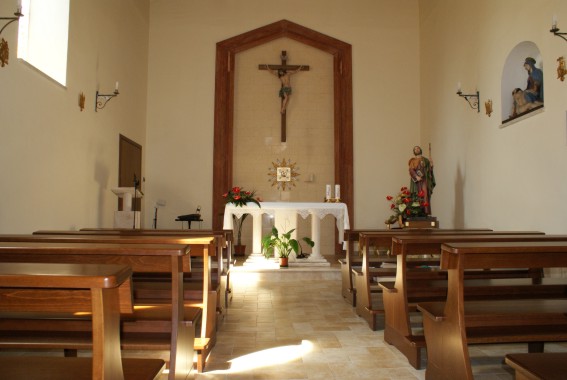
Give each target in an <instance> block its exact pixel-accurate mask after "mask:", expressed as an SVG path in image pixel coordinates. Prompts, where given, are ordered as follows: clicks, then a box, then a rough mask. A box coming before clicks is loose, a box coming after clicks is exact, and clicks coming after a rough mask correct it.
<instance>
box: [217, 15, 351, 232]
mask: <svg viewBox="0 0 567 380" xmlns="http://www.w3.org/2000/svg"><path fill="white" fill-rule="evenodd" d="M283 37H286V38H290V39H293V40H295V41H298V42H301V43H303V44H305V45H309V46H312V47H314V48H317V49H319V50H322V51H325V52H327V53H329V54H331V55H332V56H333V71H334V75H333V76H334V82H333V84H334V135H335V149H334V160H335V181H336V182H337V183H338V184H340V185H341V199H342V201H343V202H344V203H346V204H347V206H348V211H349V219H350V222H351V228H353V221H354V217H353V216H354V214H353V206H354V199H353V146H352V144H353V137H352V52H351V45H350V44H347V43H345V42H342V41H339V40H337V39H335V38H332V37H329V36H326V35H324V34H321V33H318V32H316V31H313V30H311V29H308V28H305V27H303V26H301V25H298V24H294V23H292V22H290V21H287V20H282V21H278V22H275V23H273V24H270V25H267V26H264V27H261V28H258V29H255V30H252V31H250V32H246V33H244V34H241V35H238V36H235V37H232V38H229V39H227V40H224V41H221V42H219V43H217V55H216V76H215V119H214V120H215V134H214V153H213V154H214V162H213V228H214V229H219V230H220V229H222V221H223V212H224V198H222V196H221V195H222V194H224V193H226V191H227V190H228V189H229V188H230V187H231V186H232V185H233V183H232V163H233V157H232V156H233V147H232V144H233V111H234V58H235V55H236V54H238V53H240V52H242V51H245V50H247V49H250V48H253V47H255V46H259V45H262V44H265V43H267V42H270V41H272V40H275V39H278V38H283ZM321 191H323V189H322V190H321Z"/></svg>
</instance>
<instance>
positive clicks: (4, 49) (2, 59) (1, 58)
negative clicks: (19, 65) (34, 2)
mask: <svg viewBox="0 0 567 380" xmlns="http://www.w3.org/2000/svg"><path fill="white" fill-rule="evenodd" d="M14 16H15V17H0V20H8V22H7V23H6V24H4V26H3V27H2V29H0V34H2V32H3V31H4V29H6V27H7V26H8V25H10V24H11V23H13V22H14V21H17V20H19V19H20V17H22V16H23V14H22V7H21V6H18V8H16V12H14ZM9 57H10V48H9V47H8V42H6V40H4V39H3V38H2V40H1V41H0V66H1V67H4V66H6V65H7V64H8V58H9Z"/></svg>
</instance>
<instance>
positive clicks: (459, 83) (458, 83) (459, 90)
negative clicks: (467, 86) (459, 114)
mask: <svg viewBox="0 0 567 380" xmlns="http://www.w3.org/2000/svg"><path fill="white" fill-rule="evenodd" d="M459 92H461V82H457V93H459Z"/></svg>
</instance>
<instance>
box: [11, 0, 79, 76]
mask: <svg viewBox="0 0 567 380" xmlns="http://www.w3.org/2000/svg"><path fill="white" fill-rule="evenodd" d="M69 1H70V0H22V13H23V14H24V16H23V17H21V18H20V21H19V31H18V58H21V59H23V60H25V61H26V62H28V63H29V64H31V65H33V66H34V67H36V68H37V69H39V70H41V71H42V72H44V73H45V74H47V75H48V76H50V77H51V78H53V79H55V80H56V81H57V82H59V83H61V84H62V85H63V86H65V85H66V83H67V44H68V34H69Z"/></svg>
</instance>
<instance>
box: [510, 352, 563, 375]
mask: <svg viewBox="0 0 567 380" xmlns="http://www.w3.org/2000/svg"><path fill="white" fill-rule="evenodd" d="M505 362H506V364H508V365H509V366H510V367H512V368H513V369H514V371H515V373H516V375H515V378H516V380H563V379H565V376H566V374H567V352H545V353H533V354H508V355H506V358H505Z"/></svg>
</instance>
